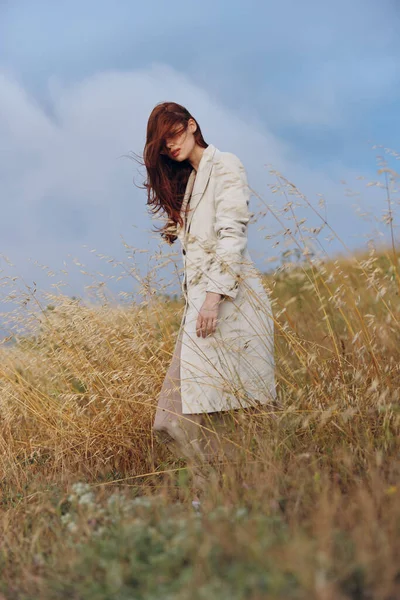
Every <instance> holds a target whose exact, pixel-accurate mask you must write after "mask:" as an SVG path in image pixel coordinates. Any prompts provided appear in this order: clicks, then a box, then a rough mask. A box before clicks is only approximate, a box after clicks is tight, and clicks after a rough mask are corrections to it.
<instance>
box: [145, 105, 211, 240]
mask: <svg viewBox="0 0 400 600" xmlns="http://www.w3.org/2000/svg"><path fill="white" fill-rule="evenodd" d="M189 119H194V117H192V115H191V114H190V113H189V111H188V110H187V109H186V108H185V107H183V106H181V105H180V104H177V103H176V102H160V103H159V104H157V105H156V106H155V107H154V108H153V110H152V112H151V114H150V117H149V120H148V123H147V135H146V144H145V147H144V152H143V160H144V163H143V164H144V166H145V167H146V171H147V180H146V181H145V182H144V186H145V188H146V189H147V196H148V197H147V205H148V206H150V210H151V212H152V213H153V214H156V213H158V212H159V211H163V212H164V214H166V216H167V222H166V224H165V225H163V226H162V227H161V228H156V231H157V232H161V236H162V237H163V238H164V239H165V240H166V241H167V242H168V243H169V244H172V243H173V242H174V241H175V240H176V225H177V223H179V225H181V226H182V225H183V221H182V217H181V215H180V210H181V207H182V202H183V197H184V193H185V189H186V184H187V182H188V179H189V175H190V173H191V171H192V165H191V164H190V162H189V161H188V160H184V161H182V162H177V161H175V160H173V159H172V158H170V157H169V156H168V155H167V148H166V145H165V141H166V138H167V137H168V136H171V134H172V133H174V134H175V133H181V132H182V133H183V131H186V130H187V127H188V121H189ZM194 120H195V121H196V119H194ZM196 124H197V129H196V131H195V132H194V134H193V135H194V138H195V140H196V143H197V144H198V145H199V146H201V147H202V148H207V146H208V144H207V143H206V142H205V140H204V138H203V134H202V133H201V129H200V126H199V124H198V123H197V121H196Z"/></svg>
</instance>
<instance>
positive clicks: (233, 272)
mask: <svg viewBox="0 0 400 600" xmlns="http://www.w3.org/2000/svg"><path fill="white" fill-rule="evenodd" d="M214 168H215V181H216V183H215V223H214V230H215V234H216V237H217V243H216V248H215V255H214V256H213V261H212V264H211V267H210V270H209V272H208V274H207V275H208V284H207V288H206V291H207V292H217V293H219V294H222V295H223V296H229V297H230V298H232V299H234V298H235V297H236V295H237V293H238V288H239V277H238V276H239V275H240V271H241V262H242V255H243V252H244V250H245V248H246V246H247V226H248V222H249V220H250V212H249V202H250V190H249V187H248V183H247V174H246V170H245V168H244V166H243V164H242V162H241V161H240V159H239V158H238V157H237V156H236V155H235V154H232V153H230V152H229V153H228V152H226V153H224V155H223V158H222V159H221V160H220V161H218V162H216V163H215V164H214Z"/></svg>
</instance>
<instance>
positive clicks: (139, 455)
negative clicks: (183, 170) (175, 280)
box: [0, 165, 400, 599]
mask: <svg viewBox="0 0 400 600" xmlns="http://www.w3.org/2000/svg"><path fill="white" fill-rule="evenodd" d="M381 168H382V171H381V174H383V176H384V180H385V189H386V191H387V192H388V194H389V195H388V202H389V204H388V206H389V209H388V212H387V213H386V216H387V224H388V226H389V228H390V230H391V231H392V232H393V214H392V208H391V196H390V193H391V187H390V186H393V185H394V184H395V181H396V177H397V176H396V174H395V173H393V171H390V170H387V169H385V167H384V166H382V165H381ZM275 175H276V178H277V184H276V185H275V186H274V188H273V190H272V191H274V192H275V193H279V192H280V193H282V194H283V195H284V196H286V200H287V204H286V205H285V211H284V212H289V213H291V214H292V216H293V218H294V220H293V223H295V224H296V225H297V237H296V236H295V234H294V233H293V232H292V234H291V237H292V239H293V247H294V249H297V253H296V252H293V253H292V256H293V255H294V256H297V259H298V260H296V261H295V262H292V263H291V262H290V260H289V259H288V256H289V253H286V255H284V256H283V258H282V261H281V264H280V266H279V267H278V268H276V269H275V270H274V271H272V272H270V273H268V274H265V275H264V278H263V280H264V283H265V287H266V289H267V290H268V291H269V292H270V296H271V300H272V307H273V313H274V321H275V357H276V380H277V389H278V394H279V400H280V403H281V405H280V408H279V410H278V411H277V412H276V413H275V414H276V416H277V419H271V418H269V414H268V411H267V410H266V412H265V415H263V417H264V418H262V419H260V422H262V427H261V430H260V432H259V433H258V434H257V439H256V440H255V443H254V445H253V446H252V447H251V448H244V449H243V450H244V453H243V455H242V458H241V461H240V462H239V463H238V464H237V465H235V464H233V465H232V464H231V465H228V464H227V465H225V473H224V475H223V477H222V479H221V478H219V479H218V478H217V479H215V481H214V480H212V479H211V480H210V493H209V496H208V497H206V498H205V500H204V503H205V504H204V506H205V515H204V519H205V520H206V522H207V525H206V527H207V532H208V538H207V536H206V537H204V539H203V538H202V541H201V543H200V542H199V544H200V545H199V546H198V551H199V552H200V554H201V551H202V550H203V551H204V555H201V556H203V558H200V559H198V558H197V559H196V560H200V563H199V565H200V566H197V567H196V569H197V570H196V578H197V579H196V582H197V583H196V586H197V587H196V589H197V592H198V590H199V589H200V588H201V586H202V585H206V581H207V577H211V575H210V570H209V569H210V565H209V563H207V560H208V559H207V560H206V558H205V557H206V556H208V554H207V552H208V553H209V552H212V544H213V543H214V544H217V543H218V544H220V546H221V547H220V551H221V553H222V556H224V557H225V559H226V557H227V556H229V560H231V561H233V562H235V561H236V563H235V564H237V565H239V564H241V563H243V561H244V553H245V552H247V553H250V555H251V556H252V561H253V562H254V564H259V565H261V567H260V568H265V569H267V567H268V568H269V567H270V566H271V564H272V566H273V569H272V570H274V569H275V570H276V572H278V571H279V572H280V573H286V575H287V574H288V573H290V574H291V575H292V576H293V577H295V579H296V582H297V583H296V586H294V587H293V590H291V591H290V590H289V588H287V591H286V592H285V593H286V596H282V594H283V592H282V590H283V589H286V588H284V587H279V586H280V585H281V584H280V583H279V585H278V583H276V582H275V584H276V586H277V587H275V588H271V587H270V588H269V591H264V592H263V591H262V590H261V588H257V586H256V587H254V589H253V588H252V589H250V588H249V589H250V591H249V592H248V595H246V596H244V595H243V596H238V597H249V598H254V599H256V598H264V597H265V598H267V597H268V598H270V597H271V598H273V597H276V598H278V597H293V598H295V597H296V598H312V597H315V598H323V599H327V598H332V599H336V598H385V599H389V598H393V599H395V598H398V597H400V567H399V562H398V560H399V553H400V541H399V540H400V538H399V533H400V481H399V475H400V441H399V433H400V403H399V382H400V378H399V364H400V350H399V348H400V345H399V339H400V336H399V334H400V328H399V319H400V311H399V307H400V302H399V289H400V277H399V259H398V253H397V252H398V251H397V248H396V243H395V238H394V234H393V235H392V243H391V245H390V246H389V247H384V248H379V247H377V246H376V245H375V244H374V243H373V242H371V243H370V244H369V248H367V249H363V250H360V251H359V252H354V253H352V254H351V253H349V252H347V253H346V256H342V257H337V258H333V259H330V258H329V257H326V256H319V257H316V256H315V255H313V254H312V253H310V251H309V247H310V246H309V242H308V241H307V242H306V241H305V238H304V235H303V234H302V228H301V223H300V222H299V220H297V219H296V215H295V206H294V204H293V201H292V199H291V198H290V199H289V196H288V195H287V194H288V191H291V192H292V193H293V190H295V188H294V186H292V184H290V182H288V181H287V180H285V179H284V178H283V177H282V176H280V175H279V174H275ZM296 197H297V198H301V199H302V200H303V201H305V203H306V206H308V207H309V209H310V210H313V211H315V209H314V208H313V207H312V206H311V204H310V203H308V201H307V199H305V198H304V196H302V195H301V194H299V193H297V195H296ZM271 213H272V210H271V211H269V212H268V214H271ZM321 220H322V221H324V219H323V218H322V217H321ZM323 224H324V227H328V228H329V224H328V223H327V222H324V223H323ZM141 284H142V286H143V290H145V291H146V299H145V301H143V302H141V303H137V304H134V303H126V302H121V303H120V304H116V303H115V302H111V301H110V302H109V301H103V302H102V303H101V304H95V303H92V304H90V303H85V302H82V301H80V300H79V299H71V298H69V297H68V296H66V295H64V294H61V293H58V294H55V293H53V294H50V293H47V294H45V295H44V297H45V298H46V303H45V305H43V304H41V307H39V309H36V310H35V311H32V312H29V311H28V313H27V312H26V311H24V310H22V308H21V310H20V311H18V310H17V311H15V312H14V313H13V315H12V317H11V318H12V320H13V322H14V323H18V324H19V325H21V320H23V319H25V320H26V323H25V333H24V334H23V335H20V336H16V338H15V340H14V343H13V344H12V345H3V347H2V349H1V352H0V358H1V362H0V434H1V435H0V443H1V449H0V469H1V490H2V511H1V517H2V520H1V523H2V540H3V548H2V558H1V561H2V573H3V574H2V588H0V589H2V592H3V594H5V595H6V597H10V598H11V597H12V598H17V597H21V598H22V597H24V598H25V597H26V598H28V597H29V598H31V597H41V598H50V597H64V596H61V595H60V596H55V595H54V596H53V595H52V594H54V593H55V592H54V590H55V589H56V588H57V584H56V582H57V581H58V582H59V581H60V579H62V577H67V578H70V579H71V581H72V582H74V581H75V580H74V573H75V572H77V571H76V565H77V564H78V563H79V560H80V559H81V556H82V548H81V547H79V545H78V546H76V545H73V544H72V545H68V547H67V548H65V546H64V544H65V533H64V529H63V526H62V523H61V519H60V517H61V513H62V510H63V506H64V503H65V501H66V497H67V495H68V494H69V493H70V491H71V485H72V484H73V483H74V482H77V481H85V482H88V483H90V484H91V489H92V490H95V491H96V492H97V494H98V496H97V501H98V503H99V504H100V505H101V504H102V503H104V502H106V500H107V498H109V496H110V494H111V493H114V491H115V488H116V486H117V487H118V489H120V490H124V492H126V494H127V495H128V496H127V497H128V498H129V497H136V496H137V495H138V494H144V495H149V496H151V495H154V494H157V497H160V495H161V496H162V498H163V499H164V500H163V501H164V502H165V503H166V504H168V505H169V504H171V503H174V502H176V501H178V503H179V505H180V506H181V510H182V511H183V512H182V514H186V515H188V514H190V513H191V511H192V508H191V505H190V502H188V500H189V499H190V478H189V479H187V478H186V475H187V472H186V470H185V464H184V463H183V462H182V461H181V460H179V459H176V458H175V457H174V456H173V455H171V454H169V453H168V449H165V448H164V446H163V445H161V444H159V443H158V442H157V440H155V439H154V437H153V435H152V431H151V424H152V420H153V417H154V411H155V406H156V401H157V395H158V393H159V391H160V389H161V385H162V382H163V380H164V377H165V373H166V370H167V368H168V364H169V361H170V359H171V355H172V352H173V348H174V344H175V340H176V334H177V330H178V326H179V323H180V318H181V315H182V311H183V301H182V300H179V299H173V298H171V297H168V296H166V295H163V294H162V292H163V290H162V289H160V287H158V288H152V287H151V286H149V281H148V279H146V280H143V281H141ZM100 288H101V289H102V288H103V286H100ZM35 293H36V291H31V297H32V298H34V296H35ZM11 295H14V296H15V295H16V293H15V290H13V291H12V292H10V294H9V296H8V297H7V299H9V298H10V297H11ZM21 306H22V303H21ZM33 313H34V318H33V321H32V314H33ZM24 315H29V317H24ZM8 318H9V319H10V315H9V316H8ZM228 475H229V476H228ZM220 504H225V505H226V506H227V507H228V508H229V507H235V506H236V507H237V506H245V507H246V508H247V510H250V511H251V514H253V515H264V516H265V515H266V516H274V515H276V516H277V518H278V517H279V519H280V522H282V523H284V525H285V527H287V531H288V535H287V536H286V537H285V540H284V543H281V541H280V542H279V544H278V543H277V542H276V540H275V542H274V543H271V545H270V547H269V550H268V549H267V548H266V547H264V546H263V541H262V540H263V539H264V538H263V536H264V537H265V538H267V537H268V535H269V530H268V527H272V529H273V528H274V526H273V525H268V526H267V525H265V524H264V525H263V526H262V527H264V529H263V530H262V532H261V534H260V530H259V529H257V528H259V527H260V525H257V523H258V521H257V519H255V517H254V519H255V520H254V519H253V521H251V523H250V522H248V523H247V524H243V523H240V522H238V523H236V525H234V526H233V527H232V524H231V522H230V524H229V523H228V522H227V521H226V522H225V521H224V520H223V519H222V520H221V521H218V519H214V520H213V519H211V518H210V519H209V520H208V521H207V513H208V512H209V514H210V515H211V514H214V513H213V512H212V511H213V510H214V508H215V507H216V506H218V505H220ZM162 514H163V513H160V512H158V513H157V512H156V516H154V515H152V517H151V519H153V520H152V521H151V522H152V523H153V525H152V526H153V527H154V526H157V522H158V523H159V524H160V527H161V521H162V519H163V516H162ZM81 516H82V515H81ZM96 518H97V517H96ZM141 518H142V519H146V518H149V517H146V515H142V516H141ZM154 519H155V521H154ZM157 519H158V521H157ZM89 521H90V520H89ZM89 521H88V520H87V519H86V521H85V519H83V520H82V519H81V520H78V525H77V527H78V532H79V536H81V537H82V539H86V538H87V536H88V529H90V527H91V525H90V523H89ZM149 522H150V521H149ZM88 523H89V525H88ZM154 523H155V524H154ZM187 527H188V531H189V530H190V525H189V521H188V525H187ZM207 539H208V541H207ZM216 540H218V542H217V541H216ZM207 544H208V545H207ZM221 548H222V550H221ZM196 552H197V550H196ZM190 556H192V555H190ZM196 556H197V554H196ZM121 560H122V559H121ZM193 560H194V558H193ZM246 560H247V559H246ZM263 561H265V564H264V562H263ZM90 564H91V565H92V567H93V565H95V560H94V561H93V562H92V563H90ZM196 564H197V563H196ZM268 565H269V566H268ZM93 568H94V567H93ZM124 568H125V567H124ZM168 568H169V567H168ZM168 568H167V567H166V570H168ZM121 569H122V567H121ZM202 569H203V570H202ZM121 573H122V575H121V578H122V579H121V581H122V583H124V585H125V584H126V578H127V577H128V575H126V572H125V571H124V570H122V571H121ZM86 575H87V574H86ZM86 575H85V574H82V573H80V574H79V577H78V576H77V580H76V582H75V584H73V587H72V588H70V594H71V595H70V596H69V597H76V598H78V597H79V598H81V597H83V598H86V597H87V598H89V597H95V596H90V595H89V592H88V591H87V590H88V589H89V588H86V587H85V586H83V587H82V588H81V587H80V586H81V585H83V584H82V581H83V580H85V576H86ZM286 575H285V577H286ZM87 576H89V575H87ZM165 577H166V580H168V573H167V572H166V573H165ZM245 580H246V574H245V573H244V574H243V581H245ZM49 581H51V582H52V584H51V586H53V587H51V586H50V584H49ZM107 581H108V579H107V577H105V579H104V590H106V589H112V586H111V588H107V585H108V583H107ZM279 581H280V580H279ZM282 581H283V580H282ZM122 583H121V585H122ZM164 583H165V582H164ZM275 584H274V585H275ZM74 585H75V587H74ZM243 585H244V584H243ZM285 585H286V584H285ZM48 586H50V587H48ZM54 586H55V587H54ZM191 586H192V587H191ZM282 586H283V583H282ZM57 589H58V590H59V593H60V594H61V591H60V590H61V588H60V587H59V588H57ZM113 589H114V588H113ZM115 589H116V590H117V591H118V593H119V592H120V591H121V589H122V588H118V585H117V588H115ZM196 589H195V588H194V587H193V584H191V583H190V582H186V583H182V588H181V596H179V597H182V598H186V597H187V598H189V597H193V598H194V597H200V596H196V595H195V594H196V593H197V592H196ZM244 589H245V588H244V587H243V590H244ZM52 590H53V591H52ZM271 590H272V591H271ZM288 590H289V591H288ZM91 593H93V590H92V592H91ZM107 593H111V592H110V591H108V592H106V591H105V592H104V594H105V595H104V596H102V595H98V596H96V597H101V598H103V597H104V598H106V597H110V596H107V595H106V594H107ZM115 593H116V592H115ZM121 593H122V592H121ZM185 593H186V594H187V595H185ZM244 593H245V592H244V591H243V594H244ZM246 593H247V592H246ZM264 593H265V595H263V594H264ZM24 594H25V595H24ZM35 594H41V595H36V596H35ZM74 594H75V595H74ZM85 594H86V595H85ZM257 594H258V595H257ZM274 594H275V595H274ZM279 594H281V595H279ZM291 594H292V595H291ZM296 594H297V595H296ZM65 597H67V592H66V591H65ZM115 597H117V596H115ZM118 597H121V598H125V597H126V598H128V597H129V596H128V595H126V596H124V595H121V596H118ZM138 597H141V596H139V595H138ZM214 597H216V598H220V597H221V598H222V597H224V596H223V595H221V596H218V594H217V592H215V595H214Z"/></svg>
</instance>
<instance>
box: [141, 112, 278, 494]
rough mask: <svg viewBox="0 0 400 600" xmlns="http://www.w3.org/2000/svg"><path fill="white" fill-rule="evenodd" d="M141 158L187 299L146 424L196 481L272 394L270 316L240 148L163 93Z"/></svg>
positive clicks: (230, 450)
mask: <svg viewBox="0 0 400 600" xmlns="http://www.w3.org/2000/svg"><path fill="white" fill-rule="evenodd" d="M144 163H145V166H146V169H147V175H148V179H147V182H146V187H147V190H148V204H149V205H150V206H151V207H152V211H153V212H158V211H160V210H162V211H163V212H164V213H166V215H167V223H166V224H165V225H164V227H163V228H162V229H161V235H162V236H163V238H164V239H165V240H166V241H167V242H168V243H170V244H172V243H173V242H174V241H175V240H176V239H177V238H178V239H179V240H180V243H181V248H182V257H183V264H184V278H183V283H182V291H183V294H184V296H185V300H186V306H185V310H184V315H183V318H182V322H181V326H180V330H179V334H178V338H177V342H176V345H175V350H174V355H173V358H172V361H171V364H170V367H169V370H168V372H167V374H166V377H165V380H164V384H163V387H162V390H161V393H160V396H159V398H158V406H157V411H156V415H155V420H154V426H153V429H154V432H155V433H156V434H157V436H158V437H159V438H160V439H162V437H164V439H167V440H168V441H169V442H171V443H174V444H175V445H176V447H177V448H176V449H177V451H178V452H179V453H180V455H183V456H185V457H186V458H187V459H188V460H189V461H191V464H192V466H194V467H195V466H196V465H197V468H196V469H195V476H196V480H195V482H194V483H195V485H196V486H197V488H198V491H199V490H200V489H201V484H202V481H204V479H202V477H204V476H205V475H204V472H203V471H202V470H201V469H200V466H201V465H202V464H203V465H205V464H207V463H209V462H211V461H213V460H221V458H222V457H224V456H232V454H233V451H234V450H235V448H237V443H232V442H233V437H234V434H235V433H238V431H239V432H244V430H245V429H246V431H247V432H248V434H249V435H251V430H250V429H249V428H248V427H247V428H244V427H240V421H242V422H243V419H244V418H246V416H247V417H248V416H249V415H248V413H249V412H253V413H256V412H257V411H258V412H260V407H261V408H262V405H266V404H269V405H270V406H273V405H274V404H275V400H276V391H275V384H274V339H273V338H274V331H273V318H272V314H271V307H270V301H269V297H268V295H267V293H266V292H265V290H264V288H263V286H262V283H261V279H260V276H259V274H258V272H257V270H256V269H255V267H254V263H253V261H252V259H251V257H250V255H249V252H248V249H247V229H248V222H249V219H250V212H249V199H250V190H249V188H248V184H247V176H246V171H245V168H244V167H243V165H242V163H241V161H240V160H239V158H238V157H237V156H236V155H234V154H232V153H230V152H221V151H220V150H218V149H217V148H216V147H215V146H214V145H212V144H207V143H206V142H205V140H204V138H203V135H202V133H201V130H200V127H199V125H198V123H197V122H196V120H195V119H194V118H193V117H192V116H191V114H190V113H189V112H188V111H187V110H186V109H185V108H184V107H183V106H181V105H179V104H176V103H174V102H164V103H160V104H158V105H156V107H155V108H154V109H153V111H152V113H151V115H150V117H149V121H148V126H147V139H146V145H145V150H144ZM264 412H265V407H264ZM253 421H256V419H253ZM238 424H239V427H238ZM242 443H244V444H246V443H247V442H246V441H244V442H243V439H242ZM199 459H200V462H199Z"/></svg>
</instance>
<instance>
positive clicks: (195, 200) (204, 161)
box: [185, 144, 216, 231]
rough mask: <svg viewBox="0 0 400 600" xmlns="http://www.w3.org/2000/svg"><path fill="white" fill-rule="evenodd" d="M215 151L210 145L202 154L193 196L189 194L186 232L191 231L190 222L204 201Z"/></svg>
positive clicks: (193, 187) (192, 191)
mask: <svg viewBox="0 0 400 600" xmlns="http://www.w3.org/2000/svg"><path fill="white" fill-rule="evenodd" d="M215 151H216V148H215V146H213V144H209V145H208V146H207V148H205V150H204V152H203V154H202V157H201V160H200V163H199V168H198V170H197V174H196V178H195V180H194V185H191V186H190V187H192V190H191V196H190V193H189V194H188V199H189V197H190V203H189V210H188V213H187V215H186V219H185V231H188V230H189V227H190V222H191V220H192V218H193V214H194V211H195V210H196V208H197V206H198V205H199V203H200V200H201V199H202V197H203V195H204V192H205V190H206V187H207V183H208V181H209V179H210V175H211V169H212V166H213V158H214V154H215Z"/></svg>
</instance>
